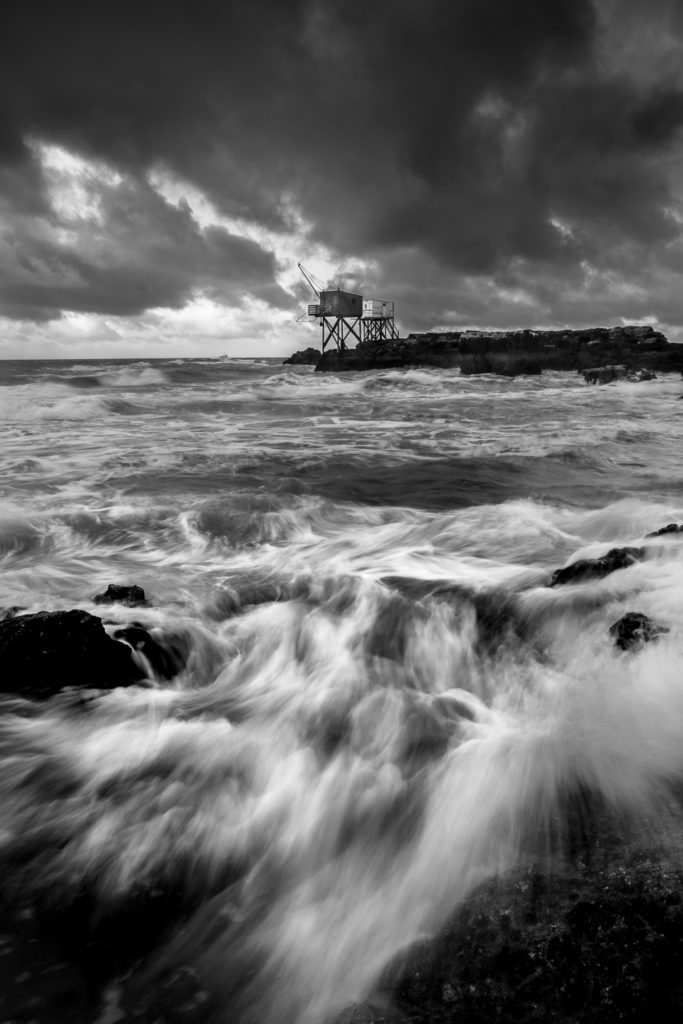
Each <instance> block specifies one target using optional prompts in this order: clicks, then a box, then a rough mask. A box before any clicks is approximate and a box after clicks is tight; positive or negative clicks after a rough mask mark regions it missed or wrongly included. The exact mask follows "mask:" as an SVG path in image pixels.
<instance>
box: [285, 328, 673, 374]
mask: <svg viewBox="0 0 683 1024" xmlns="http://www.w3.org/2000/svg"><path fill="white" fill-rule="evenodd" d="M306 351H307V352H315V354H316V356H318V360H317V365H316V370H318V371H320V372H325V371H334V372H339V371H343V370H375V369H388V368H393V367H402V366H436V367H446V368H450V367H453V368H459V369H460V371H461V372H462V373H466V374H473V373H498V374H504V375H506V376H517V375H519V374H538V373H541V372H542V371H543V370H576V371H579V372H583V371H584V370H585V371H591V372H592V371H594V370H596V369H600V368H603V367H610V366H611V367H615V366H619V367H623V372H624V374H625V375H626V376H629V375H632V374H634V373H636V374H640V371H643V370H646V371H663V372H667V371H683V345H672V344H670V343H669V342H668V341H667V339H666V338H665V336H664V335H663V334H662V333H661V332H660V331H656V330H655V329H654V328H653V327H651V326H641V325H635V326H626V327H593V328H586V329H582V330H576V331H570V330H558V331H532V330H525V331H444V332H428V333H424V334H410V335H409V336H408V337H407V338H395V339H392V340H387V341H383V342H370V341H363V342H360V343H359V344H358V345H357V346H356V348H353V349H347V350H346V351H344V352H337V351H336V349H335V350H333V349H329V350H328V351H327V352H325V353H324V354H323V355H322V356H320V353H318V352H317V351H316V350H315V349H307V350H306ZM302 355H303V353H296V354H295V355H294V356H292V357H290V359H289V360H287V362H303V361H304V360H303V359H299V358H298V357H299V356H302Z"/></svg>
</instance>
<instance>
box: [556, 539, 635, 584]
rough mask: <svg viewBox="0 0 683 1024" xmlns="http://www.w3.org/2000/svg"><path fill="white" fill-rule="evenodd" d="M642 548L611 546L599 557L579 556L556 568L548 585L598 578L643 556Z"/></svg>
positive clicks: (625, 567)
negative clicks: (574, 560) (575, 559)
mask: <svg viewBox="0 0 683 1024" xmlns="http://www.w3.org/2000/svg"><path fill="white" fill-rule="evenodd" d="M643 555H644V550H643V548H631V547H627V548H612V549H611V550H610V551H608V552H607V554H606V555H602V557H600V558H580V559H579V560H578V561H576V562H572V563H571V565H566V566H564V567H563V568H562V569H556V570H555V572H554V573H553V575H552V577H551V580H550V584H549V586H551V587H558V586H563V585H564V584H566V583H585V582H586V581H588V580H599V579H602V578H603V577H604V576H608V575H609V574H610V573H612V572H616V570H617V569H627V568H628V567H629V566H630V565H633V564H634V562H637V561H639V560H640V559H641V558H643Z"/></svg>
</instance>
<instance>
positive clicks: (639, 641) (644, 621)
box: [609, 612, 669, 651]
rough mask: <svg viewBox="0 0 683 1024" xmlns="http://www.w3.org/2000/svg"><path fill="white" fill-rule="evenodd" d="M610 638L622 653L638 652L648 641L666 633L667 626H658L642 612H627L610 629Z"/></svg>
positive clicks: (667, 630)
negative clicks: (611, 637)
mask: <svg viewBox="0 0 683 1024" xmlns="http://www.w3.org/2000/svg"><path fill="white" fill-rule="evenodd" d="M609 631H610V636H613V637H614V643H615V645H616V646H617V647H621V649H622V651H638V650H640V648H641V647H642V646H643V644H646V643H647V642H648V641H649V640H656V639H657V637H658V636H662V634H663V633H668V632H669V629H668V627H667V626H659V625H658V624H657V623H656V622H653V621H652V619H649V618H648V617H647V615H643V614H642V612H627V613H626V615H623V616H622V617H621V618H620V619H619V620H618V621H617V622H615V623H613V624H612V625H611V626H610V628H609Z"/></svg>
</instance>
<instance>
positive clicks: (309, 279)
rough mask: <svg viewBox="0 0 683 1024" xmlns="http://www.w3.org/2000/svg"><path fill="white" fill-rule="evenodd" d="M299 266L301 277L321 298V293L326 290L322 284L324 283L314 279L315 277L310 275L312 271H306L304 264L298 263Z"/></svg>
mask: <svg viewBox="0 0 683 1024" xmlns="http://www.w3.org/2000/svg"><path fill="white" fill-rule="evenodd" d="M297 266H298V268H299V270H300V271H301V276H302V277H303V278H304V280H305V281H306V283H307V284H308V285H309V286H310V288H311V289H312V290H313V291H314V292H315V294H316V295H317V297H318V298H320V293H321V291H323V290H324V288H325V285H324V284H323V283H322V281H318V280H317V278H316V277H314V275H313V274H311V273H310V271H308V270H306V268H305V266H304V265H303V263H297Z"/></svg>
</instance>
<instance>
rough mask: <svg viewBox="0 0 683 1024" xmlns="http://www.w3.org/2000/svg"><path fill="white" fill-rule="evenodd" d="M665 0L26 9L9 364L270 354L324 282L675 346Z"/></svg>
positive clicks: (673, 0)
mask: <svg viewBox="0 0 683 1024" xmlns="http://www.w3.org/2000/svg"><path fill="white" fill-rule="evenodd" d="M682 127H683V4H680V3H678V2H677V0H648V2H647V3H644V2H642V0H249V2H248V3H245V2H240V3H237V2H232V0H223V2H218V0H215V2H214V0H193V2H189V0H188V2H185V3H179V4H169V3H166V2H164V3H160V2H157V0H145V2H140V0H136V2H134V3H133V2H128V0H116V2H109V0H99V2H97V3H93V2H92V0H88V2H75V0H61V2H59V3H47V2H45V0H42V2H37V0H22V3H20V4H19V3H15V4H11V5H6V7H5V9H3V27H2V32H1V33H0V355H7V356H22V355H25V356H30V355H54V356H60V355H70V354H82V355H92V356H98V355H117V354H120V355H136V354H140V353H143V352H144V353H145V354H147V355H150V356H157V355H158V356H163V355H166V354H181V355H182V354H187V355H192V354H207V355H211V354H218V353H220V352H230V353H232V354H242V355H248V354H250V353H255V354H262V355H268V354H278V353H280V352H285V351H290V350H292V349H293V348H296V347H304V346H305V345H308V344H314V343H316V342H317V338H318V336H317V333H316V332H315V331H314V329H313V328H311V327H308V326H306V325H297V324H296V323H295V321H296V317H297V316H298V314H299V313H300V312H301V310H302V309H303V308H304V306H305V303H306V302H307V301H309V299H310V298H311V297H310V296H309V294H308V292H307V290H306V288H305V287H304V286H303V285H302V283H301V282H300V279H299V277H298V272H297V270H296V263H297V261H298V260H302V261H303V263H304V264H305V265H307V266H308V267H309V268H310V269H311V270H313V272H314V273H316V274H317V275H318V276H319V277H322V278H325V279H328V280H330V281H334V282H335V283H339V284H341V285H342V286H346V287H352V288H354V289H357V290H360V291H362V292H363V294H365V295H366V296H368V297H370V296H373V297H381V298H390V299H392V298H393V299H394V300H395V301H396V305H397V317H398V320H399V323H400V326H401V329H402V333H407V332H408V331H411V330H423V329H430V328H439V327H441V328H444V327H449V326H450V327H458V326H470V327H475V326H478V327H519V326H525V327H526V326H553V325H558V326H559V325H569V326H581V325H593V324H613V323H620V322H638V321H646V322H657V323H659V324H660V325H661V326H662V327H663V329H664V330H665V331H666V332H667V333H668V335H669V337H670V338H671V340H683V308H682V306H681V302H680V298H679V297H680V293H681V284H680V281H681V270H682V269H683V230H682V229H683V173H682V168H683V164H682V163H681V152H682V144H683V135H682V134H681V128H682Z"/></svg>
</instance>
